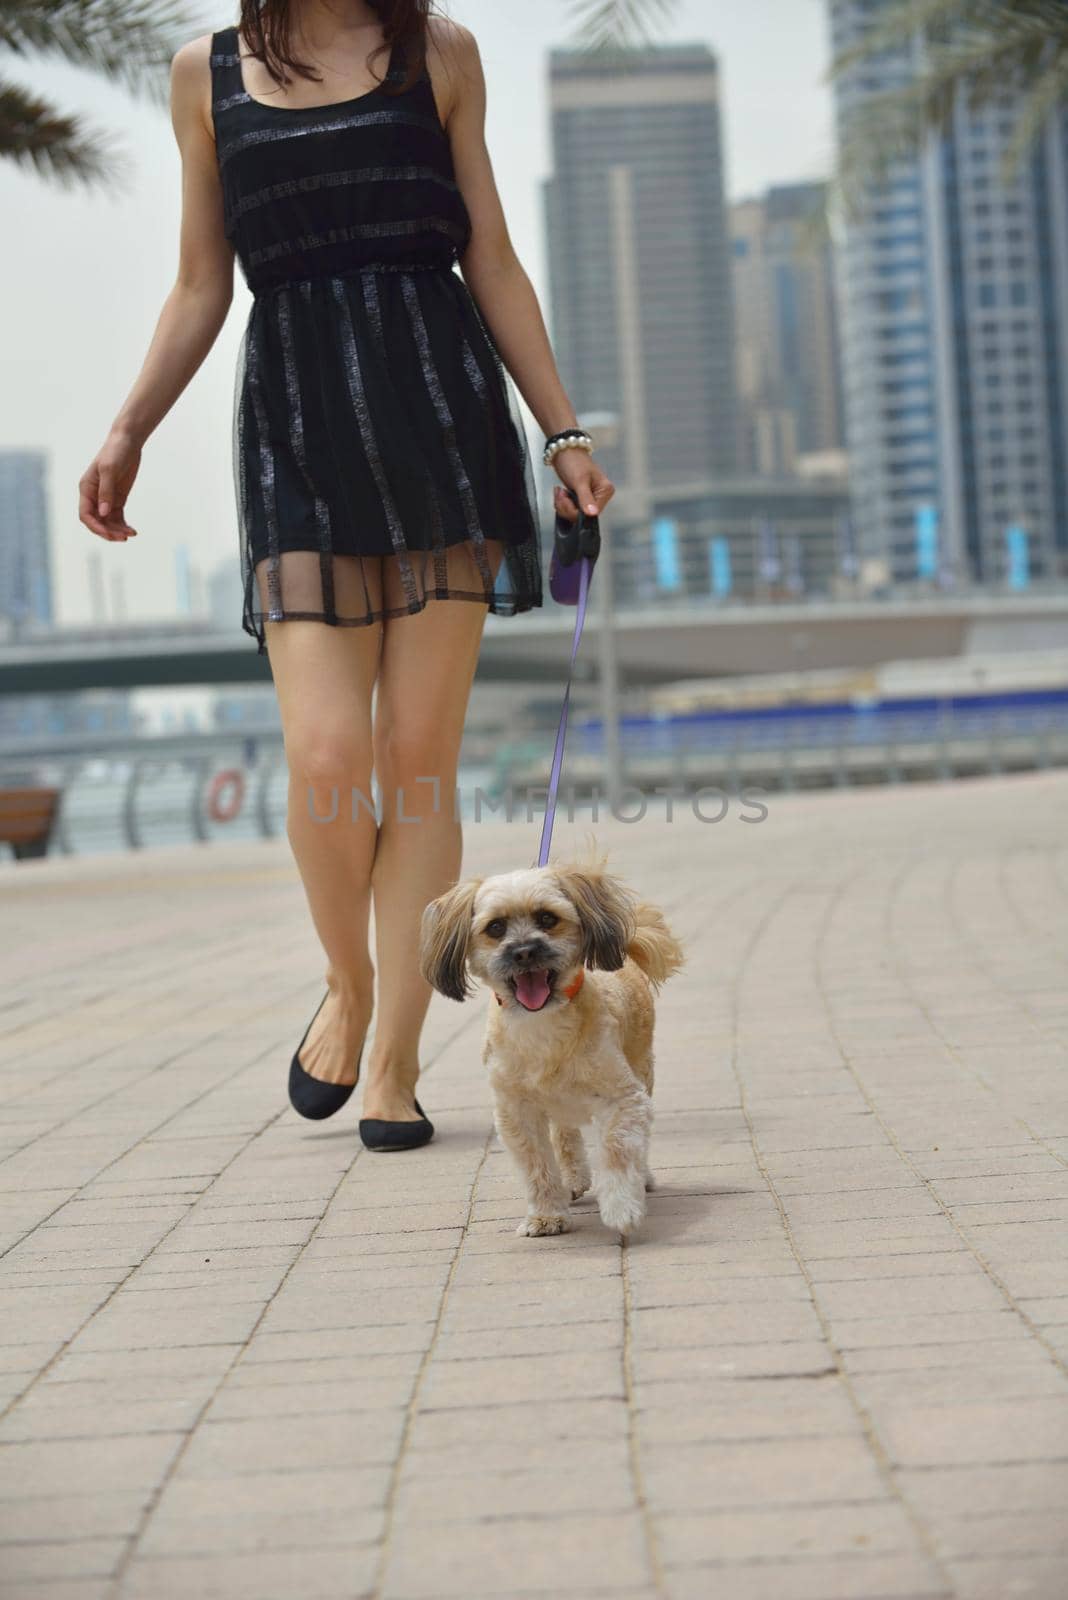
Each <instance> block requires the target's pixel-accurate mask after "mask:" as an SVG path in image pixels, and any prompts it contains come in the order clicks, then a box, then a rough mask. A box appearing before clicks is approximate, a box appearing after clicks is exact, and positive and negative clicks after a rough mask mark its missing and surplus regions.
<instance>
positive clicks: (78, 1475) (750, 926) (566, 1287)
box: [0, 776, 1068, 1600]
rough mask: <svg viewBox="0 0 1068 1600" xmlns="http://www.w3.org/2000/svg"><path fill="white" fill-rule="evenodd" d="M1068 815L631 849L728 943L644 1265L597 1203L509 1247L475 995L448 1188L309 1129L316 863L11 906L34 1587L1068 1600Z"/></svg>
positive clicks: (651, 885)
mask: <svg viewBox="0 0 1068 1600" xmlns="http://www.w3.org/2000/svg"><path fill="white" fill-rule="evenodd" d="M1064 806H1065V788H1064V783H1063V780H1061V779H1059V778H1055V777H1053V776H1036V777H1028V778H1021V779H1012V780H1008V779H1006V780H999V781H991V782H977V783H969V784H960V785H948V786H936V787H931V788H914V789H902V790H888V791H880V792H872V793H867V792H865V793H854V794H849V793H842V794H834V795H818V796H817V795H813V796H808V797H795V798H786V797H778V799H777V800H776V801H775V803H774V806H773V807H772V808H771V810H770V814H769V819H768V823H767V825H766V826H765V827H762V828H759V829H754V830H738V836H737V837H734V836H731V837H728V836H727V835H726V834H725V833H723V832H722V831H721V830H710V829H708V828H702V827H700V826H699V825H698V824H696V823H694V822H689V823H687V822H680V823H679V824H678V827H677V828H672V829H670V830H669V829H668V827H666V826H664V825H660V826H657V825H653V824H649V825H647V826H646V827H645V828H644V829H635V828H630V827H627V828H624V826H623V825H621V824H616V823H614V822H612V821H609V822H607V823H604V824H602V825H600V826H599V828H598V832H599V833H600V834H601V837H602V839H603V842H604V843H605V844H607V845H608V847H609V849H610V852H611V855H612V857H613V859H614V862H615V864H616V865H617V866H618V867H619V869H620V870H622V871H623V872H624V874H625V876H626V877H627V878H628V879H629V881H631V882H632V883H633V884H634V886H635V887H636V888H637V889H638V890H639V891H640V892H642V893H645V894H647V895H648V896H649V898H651V899H654V900H655V901H657V902H658V903H659V904H661V905H663V906H664V908H665V910H666V911H667V912H668V914H669V916H670V917H671V919H672V921H673V922H674V923H675V924H676V925H677V927H678V931H679V932H680V934H682V936H683V937H684V939H685V940H686V942H687V944H688V947H689V951H690V962H689V964H688V966H687V968H686V970H685V971H684V972H683V973H682V974H680V975H679V977H677V978H676V979H674V980H673V981H672V983H671V984H670V985H669V986H668V987H667V988H666V989H665V991H664V993H663V995H662V996H661V999H660V1002H659V1014H658V1015H659V1020H658V1045H657V1074H658V1085H657V1093H656V1098H657V1126H656V1133H655V1139H654V1154H653V1165H654V1169H655V1171H656V1172H657V1175H658V1178H659V1180H660V1181H659V1187H658V1190H657V1191H656V1192H655V1193H654V1194H653V1195H652V1196H651V1197H650V1206H649V1217H648V1220H647V1223H646V1225H645V1226H644V1228H643V1229H642V1230H641V1232H640V1234H638V1235H637V1236H636V1237H635V1238H634V1239H633V1240H632V1241H631V1242H630V1244H629V1245H628V1246H627V1248H626V1249H625V1250H622V1251H621V1249H620V1246H619V1241H618V1240H617V1239H615V1238H613V1236H612V1235H611V1234H609V1233H608V1232H607V1230H605V1229H604V1228H603V1227H602V1226H601V1224H600V1221H599V1218H598V1217H597V1214H596V1210H595V1208H594V1207H593V1206H592V1205H591V1204H590V1203H589V1202H588V1201H587V1202H584V1203H582V1204H580V1205H579V1206H577V1207H576V1208H575V1210H574V1215H573V1231H572V1232H571V1233H569V1234H567V1235H564V1236H562V1237H560V1238H559V1239H551V1240H539V1241H531V1240H524V1239H518V1238H517V1237H516V1236H515V1225H516V1222H517V1220H518V1216H519V1213H520V1211H521V1201H520V1186H519V1184H518V1182H517V1178H516V1174H515V1172H514V1170H513V1168H512V1165H511V1162H510V1160H509V1158H508V1156H507V1155H506V1153H505V1152H504V1151H503V1150H501V1149H500V1147H499V1145H498V1144H497V1142H496V1140H495V1139H494V1138H493V1136H492V1126H491V1117H490V1106H489V1099H488V1095H487V1090H486V1085H485V1081H484V1076H483V1070H482V1067H481V1063H480V1060H479V1050H478V1045H479V1038H480V1034H481V1028H482V1020H483V1014H484V1013H483V1005H482V1002H481V1000H479V1001H476V1002H472V1003H471V1004H470V1005H468V1006H467V1007H465V1008H462V1009H461V1008H458V1007H456V1006H455V1005H451V1004H450V1003H449V1002H446V1001H443V1000H439V999H437V998H436V999H435V1000H434V1002H433V1003H432V1006H431V1012H430V1018H429V1022H428V1027H427V1033H426V1040H425V1056H424V1066H425V1069H426V1071H427V1074H428V1075H427V1080H426V1103H427V1104H428V1106H429V1107H430V1108H431V1111H432V1115H433V1116H434V1118H435V1121H436V1122H437V1124H438V1128H439V1137H438V1139H437V1140H436V1141H435V1143H434V1144H433V1145H431V1146H430V1147H428V1149H426V1150H425V1151H421V1152H418V1153H417V1154H416V1155H414V1156H413V1157H411V1158H400V1159H395V1160H393V1161H382V1160H379V1159H378V1158H376V1157H369V1156H366V1155H364V1154H363V1153H361V1152H360V1150H359V1147H358V1145H357V1143H356V1141H355V1138H354V1133H353V1128H352V1119H351V1118H350V1119H349V1120H348V1122H347V1123H346V1124H345V1127H344V1128H339V1129H336V1130H335V1129H334V1128H333V1127H331V1128H329V1129H318V1128H310V1127H309V1126H307V1125H305V1124H298V1122H297V1119H295V1118H294V1117H292V1116H291V1114H290V1113H289V1112H288V1110H287V1108H286V1106H285V1100H284V1070H283V1069H284V1063H285V1061H286V1060H287V1059H288V1054H289V1052H290V1050H291V1047H292V1041H293V1038H294V1036H295V1035H296V1033H297V1031H298V1030H299V1027H300V1026H302V1025H303V1022H304V1021H305V1020H306V1013H307V1011H308V1009H309V1007H310V1006H311V1005H312V1004H313V1003H314V999H315V997H316V996H317V994H318V993H319V992H320V989H319V987H318V986H319V983H320V980H319V979H318V977H317V976H316V974H317V972H318V970H319V956H318V954H317V951H316V947H315V942H314V940H313V938H312V936H311V932H310V929H309V927H308V923H307V917H306V912H305V910H304V907H303V904H302V899H301V892H300V886H299V882H298V881H297V878H296V875H295V872H294V869H293V867H292V863H291V862H290V861H289V860H288V857H287V854H286V851H285V849H284V847H283V845H282V844H281V842H278V843H274V844H267V845H264V844H259V843H257V844H239V845H219V846H213V847H212V849H211V851H210V852H195V853H194V852H189V851H186V850H181V849H177V850H161V851H146V852H142V853H141V854H140V856H139V857H138V858H137V859H136V860H135V859H133V858H108V859H107V860H100V859H94V860H80V859H70V860H54V861H45V862H42V863H33V864H26V866H25V870H24V868H23V867H20V868H19V869H18V871H17V872H14V873H11V874H10V875H9V885H10V887H9V888H8V890H7V893H8V895H9V896H10V898H11V901H12V904H13V905H14V907H15V909H16V912H17V914H18V915H19V917H20V919H21V925H22V926H23V927H24V929H25V937H24V938H22V939H21V940H20V941H19V946H18V949H17V950H16V952H14V955H13V958H12V961H11V962H10V963H9V964H10V968H11V970H10V971H9V972H8V973H6V974H5V976H6V978H7V980H8V989H9V992H10V997H11V1003H10V1004H9V1006H8V1007H7V1008H6V1009H5V1010H4V1011H2V1012H0V1193H2V1194H3V1196H4V1198H5V1200H6V1201H8V1202H9V1203H8V1204H7V1205H5V1207H3V1208H2V1209H3V1213H4V1215H3V1223H2V1228H3V1232H2V1235H0V1318H2V1321H3V1325H4V1327H5V1328H7V1329H9V1330H11V1331H10V1332H9V1333H8V1335H7V1338H8V1342H7V1344H6V1345H0V1410H2V1413H3V1414H2V1416H0V1574H2V1576H0V1589H2V1592H3V1593H4V1595H5V1596H8V1595H11V1596H12V1597H13V1600H51V1597H52V1596H59V1595H60V1594H62V1595H63V1597H64V1600H141V1597H145V1600H148V1597H149V1596H151V1597H152V1600H168V1597H171V1596H173V1597H175V1600H177V1597H181V1600H200V1597H212V1600H213V1597H216V1596H218V1597H219V1600H276V1597H277V1600H282V1597H283V1596H284V1597H285V1600H291V1596H292V1595H293V1594H297V1593H299V1594H300V1595H302V1596H303V1597H305V1600H315V1597H322V1600H334V1597H337V1600H342V1597H344V1600H451V1597H457V1600H459V1597H464V1600H477V1597H479V1596H483V1597H492V1600H525V1597H538V1600H546V1597H548V1596H553V1597H555V1596H558V1595H560V1594H566V1595H567V1596H568V1600H610V1597H615V1596H619V1597H620V1600H623V1597H629V1600H690V1597H698V1596H699V1597H700V1600H708V1596H709V1595H712V1594H722V1595H729V1597H730V1600H986V1597H988V1596H989V1597H991V1600H994V1597H996V1600H1009V1597H1010V1596H1016V1595H1028V1596H1031V1597H1033V1600H1061V1596H1062V1595H1063V1594H1064V1593H1066V1592H1068V1540H1066V1535H1065V1526H1064V1519H1063V1508H1064V1505H1065V1503H1068V1252H1066V1250H1065V1248H1064V1246H1065V1241H1066V1238H1068V1231H1066V1230H1068V1209H1066V1208H1068V1093H1066V1090H1065V1084H1066V1082H1068V1075H1066V1068H1068V999H1066V995H1068V988H1066V984H1065V979H1066V976H1068V955H1066V954H1065V952H1066V951H1068V940H1066V937H1065V936H1066V934H1068V839H1066V836H1065V832H1064V814H1065V810H1064ZM533 826H534V825H531V826H529V827H527V826H526V825H525V824H524V825H514V826H512V827H508V826H507V825H505V824H502V823H498V822H492V823H489V824H485V825H483V826H481V827H479V828H469V829H468V837H467V841H466V844H465V870H470V871H474V872H478V871H493V870H498V869H499V868H500V867H501V866H504V865H508V864H511V863H512V862H514V860H515V859H516V852H517V848H518V851H519V854H520V856H522V857H523V858H524V859H525V858H526V856H527V855H529V853H530V848H531V847H532V843H533V838H534V833H533ZM678 828H684V829H686V830H687V831H685V832H679V831H678ZM524 829H525V832H524ZM521 834H522V837H520V835H521ZM571 838H573V839H574V841H575V842H576V844H578V845H579V846H580V847H581V843H582V840H583V838H584V830H582V829H580V828H578V827H575V828H572V827H570V826H569V825H568V824H566V823H561V824H560V825H559V827H558V854H559V855H560V856H561V857H563V856H565V855H566V854H567V852H568V844H569V840H570V839H571ZM695 863H699V864H700V875H701V891H702V892H701V895H699V896H698V895H695V894H694V876H695ZM235 885H237V886H239V888H240V892H239V893H238V894H236V895H235V894H234V893H233V892H232V889H233V886H235ZM250 909H252V911H253V913H254V920H255V927H254V928H253V929H250V927H249V911H250ZM264 926H267V927H271V928H272V929H276V930H281V931H284V935H285V936H284V937H282V938H279V939H278V941H277V944H276V945H275V946H274V947H273V948H268V949H267V950H266V952H265V947H264V940H263V937H262V933H261V932H260V930H261V929H262V928H263V927H264ZM301 941H303V944H301ZM46 950H47V957H46V955H45V951H46ZM87 950H89V951H91V952H92V957H93V960H92V981H87V979H86V976H85V967H84V963H85V960H86V951H87ZM302 961H303V962H304V963H305V966H306V976H305V977H304V979H303V980H298V978H297V976H296V974H297V973H298V969H299V968H300V965H301V962H302ZM57 985H59V986H61V987H60V988H59V990H57ZM57 992H62V993H63V995H64V997H65V1004H64V1007H63V1009H62V1010H57V1009H56V1006H55V1000H54V996H55V994H56V993H57ZM191 994H192V995H195V996H196V1005H195V1007H190V1004H189V996H190V995H191ZM27 1072H29V1073H30V1078H29V1081H28V1079H27Z"/></svg>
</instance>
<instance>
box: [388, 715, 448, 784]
mask: <svg viewBox="0 0 1068 1600" xmlns="http://www.w3.org/2000/svg"><path fill="white" fill-rule="evenodd" d="M374 752H375V771H376V772H377V773H378V776H379V780H380V781H381V782H382V783H383V784H389V785H391V786H393V787H398V786H400V785H406V786H412V785H414V784H416V783H417V782H418V781H419V780H420V779H423V780H424V781H425V783H427V784H430V783H431V782H432V781H433V780H434V779H436V780H437V781H438V783H452V782H453V781H454V780H455V776H456V766H457V761H458V757H459V739H458V738H456V737H453V736H451V735H450V734H449V732H448V730H447V729H443V728H440V727H432V726H429V725H428V724H426V723H425V722H424V721H422V720H421V719H413V720H411V721H408V720H405V721H403V722H401V723H397V722H392V723H390V724H388V725H387V726H381V727H378V728H376V730H375V741H374Z"/></svg>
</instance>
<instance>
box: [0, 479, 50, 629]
mask: <svg viewBox="0 0 1068 1600" xmlns="http://www.w3.org/2000/svg"><path fill="white" fill-rule="evenodd" d="M46 464H47V458H46V456H45V454H44V452H43V451H41V450H0V628H5V629H9V630H14V629H16V628H18V627H19V626H20V625H21V624H23V623H25V622H51V621H52V575H51V563H50V559H49V548H48V504H47V499H46V496H45V468H46Z"/></svg>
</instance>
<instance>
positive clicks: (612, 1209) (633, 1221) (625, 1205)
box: [597, 1183, 645, 1233]
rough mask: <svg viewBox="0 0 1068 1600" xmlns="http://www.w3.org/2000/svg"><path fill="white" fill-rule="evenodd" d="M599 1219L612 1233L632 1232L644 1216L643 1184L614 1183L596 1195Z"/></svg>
mask: <svg viewBox="0 0 1068 1600" xmlns="http://www.w3.org/2000/svg"><path fill="white" fill-rule="evenodd" d="M597 1209H598V1210H599V1211H600V1213H601V1221H602V1222H603V1223H604V1225H605V1227H606V1228H610V1229H611V1230H612V1232H613V1233H633V1231H634V1229H635V1228H636V1227H637V1226H638V1224H639V1223H640V1222H641V1220H642V1218H643V1217H644V1216H645V1186H644V1183H643V1184H642V1185H641V1187H638V1186H636V1185H635V1186H631V1185H629V1184H622V1183H620V1184H615V1185H613V1186H612V1188H611V1189H609V1190H608V1191H607V1192H604V1191H602V1193H601V1194H599V1195H598V1197H597Z"/></svg>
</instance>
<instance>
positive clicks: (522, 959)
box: [508, 939, 545, 967]
mask: <svg viewBox="0 0 1068 1600" xmlns="http://www.w3.org/2000/svg"><path fill="white" fill-rule="evenodd" d="M508 956H509V959H510V960H512V961H514V962H515V964H516V966H519V967H525V966H532V965H533V964H534V963H535V962H536V961H538V960H541V961H544V960H545V947H544V945H543V944H541V942H540V941H539V940H537V939H532V940H530V941H529V942H528V943H527V944H513V945H512V946H511V947H510V949H509V951H508Z"/></svg>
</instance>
